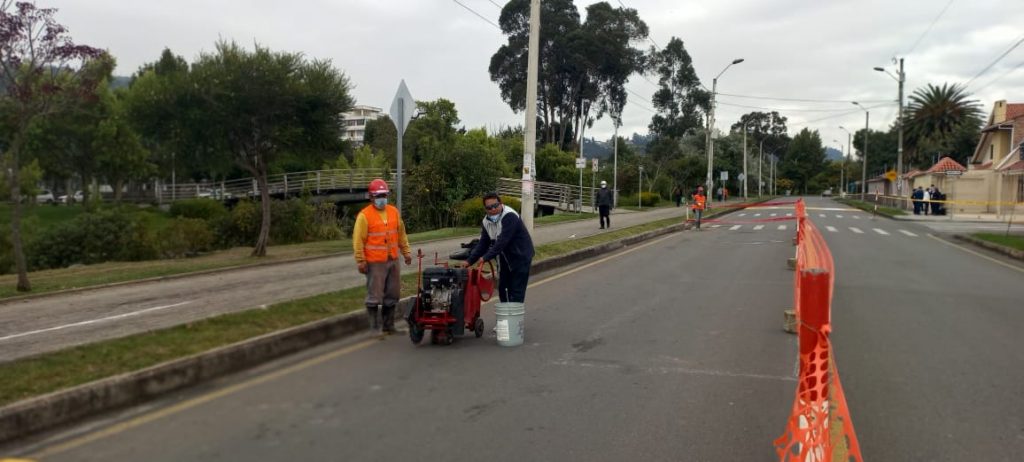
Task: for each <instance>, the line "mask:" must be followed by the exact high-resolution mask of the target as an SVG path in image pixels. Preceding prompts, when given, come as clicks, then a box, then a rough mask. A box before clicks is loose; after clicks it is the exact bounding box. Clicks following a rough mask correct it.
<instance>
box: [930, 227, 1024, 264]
mask: <svg viewBox="0 0 1024 462" xmlns="http://www.w3.org/2000/svg"><path fill="white" fill-rule="evenodd" d="M928 237H930V238H932V239H935V240H936V241H939V242H941V243H943V244H946V245H948V246H950V247H956V248H958V249H960V250H963V251H964V252H967V253H969V254H971V255H975V256H978V257H981V258H984V259H986V260H988V261H990V262H992V263H995V264H998V265H1003V266H1005V267H1007V268H1010V269H1012V270H1014V271H1019V272H1021V273H1024V268H1022V267H1020V266H1014V265H1011V264H1009V263H1006V262H1003V261H999V260H996V259H995V258H992V257H990V256H988V255H984V254H980V253H978V252H975V251H973V250H971V249H968V248H967V247H964V246H962V245H958V244H954V243H952V242H946V241H945V240H942V239H939V238H937V237H935V236H934V235H932V234H929V235H928Z"/></svg>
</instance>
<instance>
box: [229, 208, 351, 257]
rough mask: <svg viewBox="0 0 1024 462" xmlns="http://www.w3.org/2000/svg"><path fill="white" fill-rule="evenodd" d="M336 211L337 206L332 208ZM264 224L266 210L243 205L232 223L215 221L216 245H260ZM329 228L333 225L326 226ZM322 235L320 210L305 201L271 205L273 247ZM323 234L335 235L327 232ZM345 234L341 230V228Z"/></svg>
mask: <svg viewBox="0 0 1024 462" xmlns="http://www.w3.org/2000/svg"><path fill="white" fill-rule="evenodd" d="M330 206H331V209H332V210H333V204H330ZM262 220H263V210H262V207H261V204H260V203H259V202H252V201H247V200H243V201H239V202H238V204H237V205H235V208H234V209H232V210H231V218H230V220H228V221H225V220H223V219H215V220H212V222H211V228H212V229H215V230H216V231H217V234H218V236H217V239H216V244H217V245H218V246H223V247H228V246H232V245H244V246H251V245H253V244H255V243H256V238H257V237H258V236H259V234H260V226H261V225H262ZM326 224H327V225H328V228H330V224H329V223H326ZM320 232H321V231H320V230H318V229H317V222H316V209H315V208H314V207H313V206H311V205H309V204H307V203H305V202H303V201H302V200H301V199H289V200H284V201H271V202H270V243H271V244H273V245H281V244H294V243H298V242H306V241H309V240H311V239H313V238H314V237H315V236H317V235H318V233H320ZM322 232H323V233H327V234H328V235H333V234H331V233H332V232H333V230H331V229H327V230H325V231H322ZM338 232H339V233H340V232H341V227H340V226H339V227H338Z"/></svg>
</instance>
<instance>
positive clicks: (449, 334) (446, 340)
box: [441, 329, 455, 345]
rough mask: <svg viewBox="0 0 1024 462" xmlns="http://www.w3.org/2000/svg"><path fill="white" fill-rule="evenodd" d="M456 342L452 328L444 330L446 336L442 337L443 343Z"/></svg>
mask: <svg viewBox="0 0 1024 462" xmlns="http://www.w3.org/2000/svg"><path fill="white" fill-rule="evenodd" d="M454 342H455V336H454V335H452V330H451V329H448V330H446V331H445V332H444V338H443V339H441V344H442V345H451V344H452V343H454Z"/></svg>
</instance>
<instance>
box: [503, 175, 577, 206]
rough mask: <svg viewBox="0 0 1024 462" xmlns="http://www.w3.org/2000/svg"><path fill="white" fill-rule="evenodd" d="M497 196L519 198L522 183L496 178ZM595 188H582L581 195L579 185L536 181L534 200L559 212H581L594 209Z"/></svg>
mask: <svg viewBox="0 0 1024 462" xmlns="http://www.w3.org/2000/svg"><path fill="white" fill-rule="evenodd" d="M497 190H498V194H501V195H503V196H521V195H522V194H523V182H522V180H520V179H516V178H498V188H497ZM596 191H597V188H591V187H589V186H584V187H583V190H582V195H581V194H580V193H581V191H580V187H579V185H571V184H565V183H550V182H546V181H536V182H534V183H533V194H534V196H533V197H534V200H536V201H537V202H538V203H541V202H546V203H548V204H550V205H554V206H555V207H557V208H559V209H561V210H568V211H572V212H581V211H583V210H585V209H586V208H590V209H591V210H594V209H596V204H595V203H594V198H595V197H596Z"/></svg>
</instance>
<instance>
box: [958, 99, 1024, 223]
mask: <svg viewBox="0 0 1024 462" xmlns="http://www.w3.org/2000/svg"><path fill="white" fill-rule="evenodd" d="M967 167H968V170H967V172H965V173H964V174H963V175H962V176H960V177H959V178H958V179H957V180H956V181H957V186H958V188H960V189H959V191H958V192H959V193H958V194H957V200H960V201H965V202H968V201H969V203H968V204H965V205H964V206H963V208H966V209H967V211H970V212H982V213H995V214H997V215H1008V214H1010V213H1011V212H1012V211H1013V210H1012V206H1013V204H1017V210H1016V213H1024V103H1019V104H1011V103H1007V102H1006V101H1005V100H1001V101H996V102H995V104H993V106H992V113H991V114H990V115H989V117H988V120H987V122H986V124H985V127H984V128H982V130H981V137H980V139H979V140H978V145H977V147H976V148H975V149H974V155H973V156H971V159H970V161H969V162H968V164H967ZM982 203H984V205H982ZM957 208H958V209H959V208H961V206H960V205H957Z"/></svg>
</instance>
